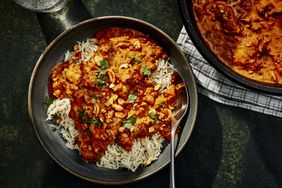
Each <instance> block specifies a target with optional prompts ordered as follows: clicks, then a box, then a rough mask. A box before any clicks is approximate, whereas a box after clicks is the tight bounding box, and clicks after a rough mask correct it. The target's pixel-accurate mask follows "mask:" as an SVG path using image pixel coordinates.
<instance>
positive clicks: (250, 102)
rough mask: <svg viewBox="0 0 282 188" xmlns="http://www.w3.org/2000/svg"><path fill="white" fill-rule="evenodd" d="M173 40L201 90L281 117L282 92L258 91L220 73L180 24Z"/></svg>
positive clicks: (233, 102) (230, 103)
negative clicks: (185, 59)
mask: <svg viewBox="0 0 282 188" xmlns="http://www.w3.org/2000/svg"><path fill="white" fill-rule="evenodd" d="M177 44H178V45H179V46H180V47H181V48H182V50H183V51H184V52H185V54H186V55H187V58H188V60H189V62H190V65H191V67H192V69H193V72H194V74H195V77H196V81H197V84H198V86H199V87H198V89H199V92H200V93H201V94H203V95H205V96H207V97H209V98H211V99H213V100H215V101H217V102H220V103H223V104H227V105H231V106H236V107H241V108H246V109H249V110H253V111H256V112H261V113H264V114H269V115H273V116H277V117H282V96H275V95H269V94H264V93H258V92H256V91H253V90H250V89H248V88H245V87H243V86H240V85H238V84H237V83H235V82H233V81H231V80H229V79H228V78H226V77H225V76H223V75H222V74H221V73H219V72H218V71H217V70H215V69H214V68H213V67H212V66H210V65H209V64H208V63H207V62H206V61H205V59H204V58H203V57H202V56H201V55H200V53H199V52H198V51H197V49H196V48H195V46H194V45H193V43H192V41H191V40H190V38H189V36H188V34H187V32H186V30H185V28H184V27H183V28H182V30H181V32H180V35H179V37H178V39H177Z"/></svg>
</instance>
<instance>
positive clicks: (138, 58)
mask: <svg viewBox="0 0 282 188" xmlns="http://www.w3.org/2000/svg"><path fill="white" fill-rule="evenodd" d="M127 57H129V58H130V59H133V60H134V61H136V62H137V63H141V62H142V59H141V58H140V57H133V56H132V55H130V54H128V55H127Z"/></svg>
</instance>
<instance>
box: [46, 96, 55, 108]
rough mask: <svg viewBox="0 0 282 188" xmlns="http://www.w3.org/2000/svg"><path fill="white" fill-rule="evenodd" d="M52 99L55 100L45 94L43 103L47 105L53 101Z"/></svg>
mask: <svg viewBox="0 0 282 188" xmlns="http://www.w3.org/2000/svg"><path fill="white" fill-rule="evenodd" d="M54 100H56V99H54V98H51V97H47V96H46V97H45V101H44V104H45V105H47V106H50V105H51V104H52V103H53V102H54Z"/></svg>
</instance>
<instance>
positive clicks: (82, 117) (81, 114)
mask: <svg viewBox="0 0 282 188" xmlns="http://www.w3.org/2000/svg"><path fill="white" fill-rule="evenodd" d="M86 115H87V114H86V113H85V110H84V109H82V110H78V117H79V120H80V122H81V123H86V119H87V117H88V116H86Z"/></svg>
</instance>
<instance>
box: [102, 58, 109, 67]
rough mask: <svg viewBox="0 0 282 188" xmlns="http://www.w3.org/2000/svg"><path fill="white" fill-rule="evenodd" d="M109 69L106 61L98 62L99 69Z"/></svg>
mask: <svg viewBox="0 0 282 188" xmlns="http://www.w3.org/2000/svg"><path fill="white" fill-rule="evenodd" d="M108 67H109V62H108V61H107V60H101V61H100V69H106V68H108Z"/></svg>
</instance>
